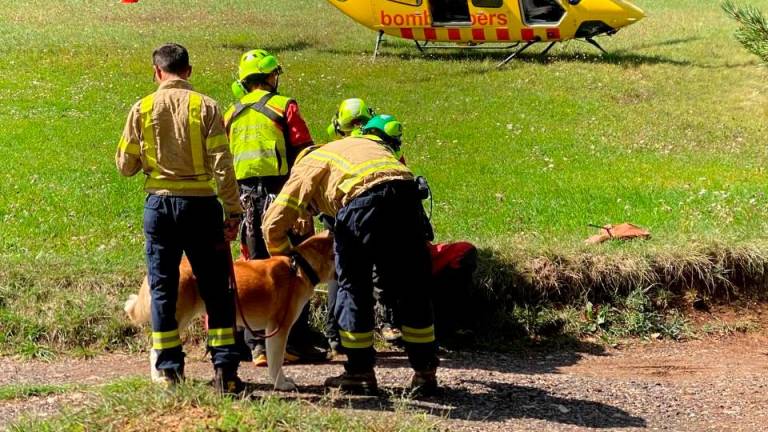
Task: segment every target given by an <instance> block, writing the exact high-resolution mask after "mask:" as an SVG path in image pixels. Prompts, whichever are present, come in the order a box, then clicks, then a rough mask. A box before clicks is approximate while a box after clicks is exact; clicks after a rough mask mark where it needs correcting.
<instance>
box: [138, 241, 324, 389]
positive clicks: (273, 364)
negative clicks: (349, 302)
mask: <svg viewBox="0 0 768 432" xmlns="http://www.w3.org/2000/svg"><path fill="white" fill-rule="evenodd" d="M292 254H298V257H296V256H295V255H292V256H274V257H272V258H268V259H263V260H250V261H245V260H238V261H236V262H235V263H234V272H235V280H236V282H237V299H238V301H237V302H236V307H237V311H236V312H235V314H236V317H237V324H238V325H240V326H245V325H246V323H247V325H248V326H250V327H251V328H252V329H253V330H259V329H264V330H265V332H266V334H267V339H266V345H267V358H268V359H269V367H268V373H269V378H270V380H271V383H272V384H273V385H274V388H275V389H276V390H285V391H290V390H295V389H296V384H295V382H294V381H293V380H292V379H290V378H287V377H286V376H285V375H284V373H283V359H284V357H285V346H286V343H287V340H288V333H289V332H290V330H291V327H292V326H293V324H294V323H295V322H296V320H297V319H298V317H299V314H301V311H302V309H303V308H304V305H306V304H307V302H308V301H309V299H310V298H311V297H312V294H313V293H314V284H313V283H312V282H311V281H310V280H311V278H312V277H313V276H316V277H317V279H319V281H320V282H328V281H330V280H331V279H332V278H333V276H334V264H333V236H332V235H331V234H330V232H328V231H324V232H322V233H319V234H315V235H313V236H312V237H310V238H309V239H307V240H305V241H304V242H302V243H301V244H300V245H298V246H297V247H296V248H295V249H294V250H293V252H292ZM302 258H303V261H304V262H303V263H302V262H301V261H302ZM306 265H309V267H310V269H305V266H306ZM312 272H314V273H315V275H311V273H312ZM150 300H151V298H150V292H149V283H148V281H147V278H146V277H145V278H144V282H143V284H142V285H141V289H140V290H139V293H138V295H137V294H132V295H131V296H130V297H129V298H128V300H127V301H126V302H125V307H124V310H125V312H126V314H128V318H129V319H130V321H131V322H132V323H133V324H134V325H137V326H138V325H141V324H145V323H148V322H149V321H150V319H151V315H150V307H151V304H150V303H151V301H150ZM204 313H205V304H204V303H203V299H202V298H201V297H200V294H199V293H198V290H197V281H196V280H195V276H194V274H193V273H192V267H191V266H190V264H189V261H187V259H186V258H184V259H183V260H182V262H181V265H180V266H179V296H178V300H177V301H176V321H177V323H178V328H179V329H183V328H186V327H187V326H188V325H189V323H190V322H191V321H192V320H193V319H195V318H197V317H199V316H201V315H203V314H204ZM243 317H245V322H246V323H243ZM155 359H156V353H155V351H154V350H150V370H151V375H152V379H153V381H156V380H158V379H159V378H160V371H158V370H157V369H156V368H155V361H154V360H155Z"/></svg>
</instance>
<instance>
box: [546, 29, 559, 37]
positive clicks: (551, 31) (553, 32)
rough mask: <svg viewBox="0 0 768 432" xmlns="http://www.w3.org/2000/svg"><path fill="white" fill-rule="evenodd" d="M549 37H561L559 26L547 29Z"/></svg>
mask: <svg viewBox="0 0 768 432" xmlns="http://www.w3.org/2000/svg"><path fill="white" fill-rule="evenodd" d="M547 39H560V29H559V28H551V29H547Z"/></svg>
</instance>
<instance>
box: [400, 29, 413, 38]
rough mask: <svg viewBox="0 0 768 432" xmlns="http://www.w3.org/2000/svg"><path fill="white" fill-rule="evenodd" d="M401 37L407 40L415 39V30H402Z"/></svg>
mask: <svg viewBox="0 0 768 432" xmlns="http://www.w3.org/2000/svg"><path fill="white" fill-rule="evenodd" d="M400 36H402V37H404V38H406V39H413V29H412V28H401V29H400Z"/></svg>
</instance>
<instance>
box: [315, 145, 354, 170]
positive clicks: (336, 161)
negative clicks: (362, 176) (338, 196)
mask: <svg viewBox="0 0 768 432" xmlns="http://www.w3.org/2000/svg"><path fill="white" fill-rule="evenodd" d="M307 157H308V158H310V159H315V160H318V161H320V162H330V163H331V165H334V166H336V167H337V168H339V169H340V170H342V171H344V172H349V171H350V170H352V164H351V163H350V162H349V161H348V160H346V159H344V158H343V157H341V156H339V155H337V154H334V153H330V152H327V151H325V150H323V149H317V150H315V151H313V152H312V153H310V154H309V155H308V156H307Z"/></svg>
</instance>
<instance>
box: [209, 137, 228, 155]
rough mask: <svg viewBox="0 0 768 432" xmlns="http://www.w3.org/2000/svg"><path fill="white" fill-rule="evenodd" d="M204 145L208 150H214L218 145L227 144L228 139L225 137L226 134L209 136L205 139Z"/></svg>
mask: <svg viewBox="0 0 768 432" xmlns="http://www.w3.org/2000/svg"><path fill="white" fill-rule="evenodd" d="M205 145H206V146H207V147H208V151H211V150H216V149H218V148H219V147H224V146H228V145H229V140H228V139H227V134H219V135H214V136H210V137H208V139H207V140H206V141H205Z"/></svg>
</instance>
